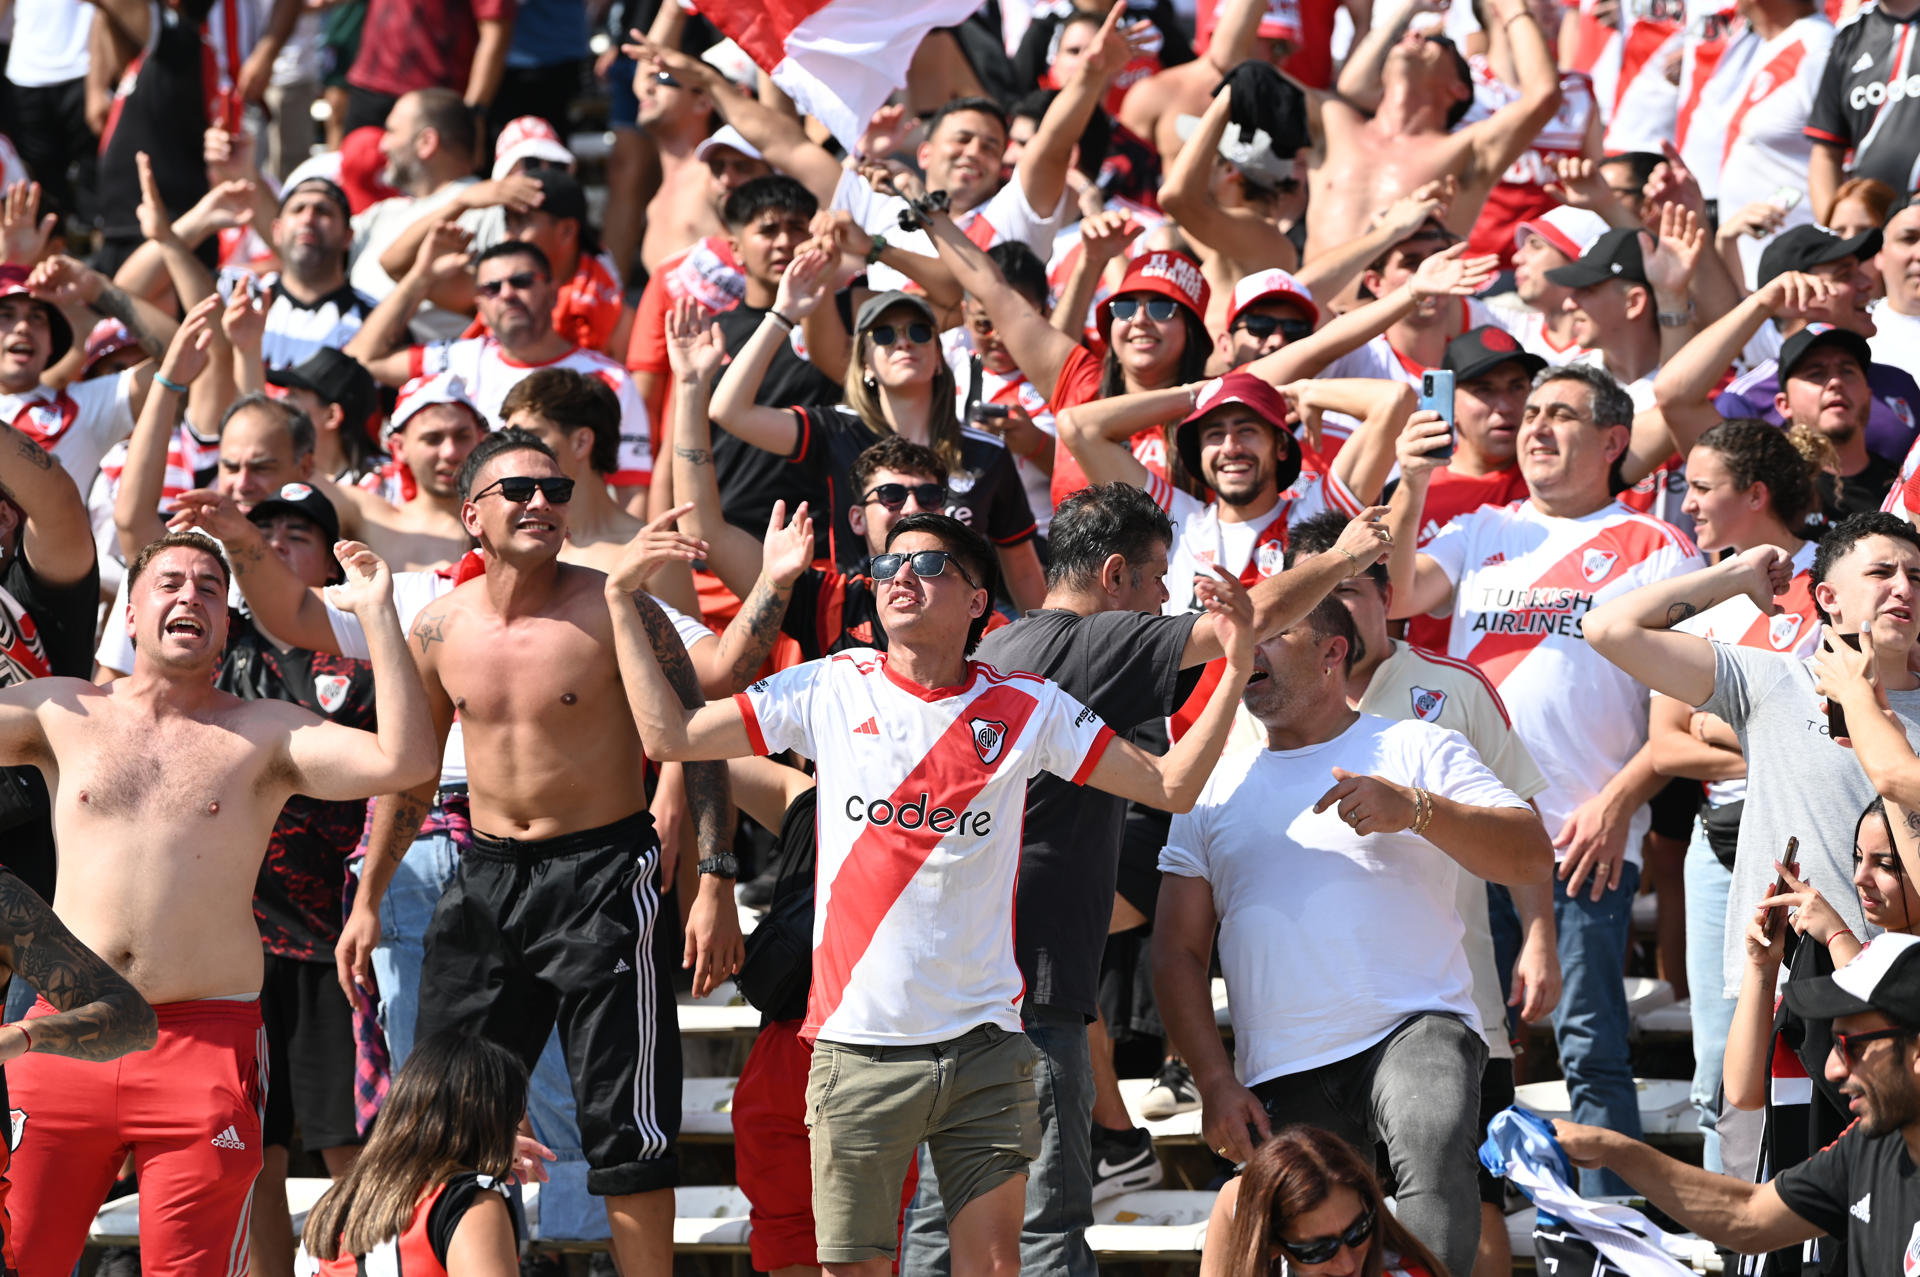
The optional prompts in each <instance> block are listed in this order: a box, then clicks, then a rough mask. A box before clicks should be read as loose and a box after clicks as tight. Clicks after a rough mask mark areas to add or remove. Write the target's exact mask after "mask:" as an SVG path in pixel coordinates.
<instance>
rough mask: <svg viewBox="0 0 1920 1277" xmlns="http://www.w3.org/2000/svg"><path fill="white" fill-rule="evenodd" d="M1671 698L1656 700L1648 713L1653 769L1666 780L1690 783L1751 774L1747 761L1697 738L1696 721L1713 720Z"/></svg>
mask: <svg viewBox="0 0 1920 1277" xmlns="http://www.w3.org/2000/svg"><path fill="white" fill-rule="evenodd" d="M1712 717H1713V716H1712V715H1711V714H1702V713H1701V712H1700V711H1699V710H1697V709H1694V708H1693V707H1692V706H1689V705H1685V704H1683V703H1681V702H1680V701H1677V700H1675V699H1673V697H1671V696H1656V697H1654V698H1653V704H1652V706H1651V707H1650V708H1649V709H1648V711H1647V751H1648V757H1649V759H1650V760H1651V761H1652V763H1653V769H1654V770H1655V771H1656V772H1658V773H1659V774H1660V775H1662V776H1668V777H1672V776H1684V777H1686V778H1687V779H1688V780H1738V779H1739V778H1740V777H1742V776H1745V775H1746V774H1747V760H1746V758H1745V757H1743V756H1742V755H1741V753H1740V750H1739V749H1738V748H1737V747H1736V748H1732V749H1729V748H1727V747H1726V746H1724V745H1719V744H1716V743H1714V742H1713V741H1711V740H1708V739H1704V738H1703V737H1701V736H1697V735H1695V734H1694V733H1695V728H1694V720H1695V719H1696V718H1699V719H1711V718H1712Z"/></svg>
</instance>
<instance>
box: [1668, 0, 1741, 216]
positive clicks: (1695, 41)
mask: <svg viewBox="0 0 1920 1277" xmlns="http://www.w3.org/2000/svg"><path fill="white" fill-rule="evenodd" d="M1761 43H1762V42H1761V39H1760V37H1759V36H1757V35H1755V34H1754V32H1753V28H1751V27H1749V26H1748V25H1747V24H1746V23H1745V22H1743V21H1741V20H1740V19H1739V18H1737V17H1732V16H1729V15H1723V14H1705V13H1696V14H1694V15H1693V16H1692V17H1691V18H1689V19H1688V24H1687V32H1686V35H1685V37H1684V41H1683V50H1684V51H1683V54H1682V57H1681V61H1680V87H1679V94H1678V96H1679V100H1680V105H1679V111H1678V113H1677V115H1676V117H1675V119H1674V142H1673V144H1674V145H1675V146H1676V147H1678V148H1679V150H1680V158H1681V159H1682V160H1685V161H1686V165H1687V167H1688V168H1689V169H1691V170H1692V171H1693V175H1694V177H1695V178H1696V179H1698V181H1699V183H1700V191H1701V194H1703V195H1705V196H1706V198H1708V199H1717V198H1719V194H1720V161H1721V159H1722V158H1724V156H1725V153H1726V136H1727V121H1728V120H1729V119H1731V118H1732V117H1733V110H1734V106H1735V105H1736V95H1737V94H1738V93H1739V91H1740V86H1741V85H1742V84H1743V83H1745V81H1746V78H1747V73H1748V72H1749V71H1750V70H1751V69H1752V66H1753V55H1754V54H1755V53H1757V52H1759V50H1760V45H1761ZM1737 211H1738V210H1737V209H1732V208H1729V209H1728V212H1729V214H1731V213H1733V212H1737Z"/></svg>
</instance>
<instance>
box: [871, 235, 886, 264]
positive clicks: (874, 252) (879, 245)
mask: <svg viewBox="0 0 1920 1277" xmlns="http://www.w3.org/2000/svg"><path fill="white" fill-rule="evenodd" d="M886 251H887V237H886V236H885V235H875V236H874V237H873V244H872V246H871V247H870V248H868V249H867V265H869V266H872V265H873V264H874V263H876V262H878V261H879V260H880V254H882V253H884V252H886Z"/></svg>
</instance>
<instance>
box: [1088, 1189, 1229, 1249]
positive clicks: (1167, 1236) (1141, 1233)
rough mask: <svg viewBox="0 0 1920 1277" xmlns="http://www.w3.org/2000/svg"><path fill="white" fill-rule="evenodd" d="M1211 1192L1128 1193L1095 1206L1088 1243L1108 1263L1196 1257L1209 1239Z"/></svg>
mask: <svg viewBox="0 0 1920 1277" xmlns="http://www.w3.org/2000/svg"><path fill="white" fill-rule="evenodd" d="M1213 1198H1214V1195H1213V1194H1212V1193H1205V1192H1200V1193H1190V1192H1172V1191H1152V1192H1145V1193H1124V1194H1122V1195H1121V1196H1119V1197H1115V1198H1111V1199H1109V1200H1108V1201H1104V1202H1101V1203H1099V1204H1098V1205H1096V1206H1095V1207H1094V1208H1093V1227H1091V1228H1089V1229H1088V1230H1087V1245H1088V1246H1090V1247H1092V1248H1093V1252H1094V1254H1096V1255H1099V1256H1100V1257H1101V1258H1103V1259H1110V1260H1115V1261H1120V1260H1144V1259H1149V1258H1152V1257H1155V1256H1180V1255H1185V1256H1192V1255H1197V1254H1199V1253H1200V1248H1201V1246H1203V1245H1204V1244H1205V1243H1206V1240H1207V1214H1208V1212H1209V1211H1211V1210H1212V1209H1213Z"/></svg>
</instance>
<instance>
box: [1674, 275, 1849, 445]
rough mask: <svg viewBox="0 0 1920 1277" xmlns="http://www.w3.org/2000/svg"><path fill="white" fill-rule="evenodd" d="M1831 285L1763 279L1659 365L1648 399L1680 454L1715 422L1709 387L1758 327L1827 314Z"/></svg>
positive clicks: (1800, 278)
mask: <svg viewBox="0 0 1920 1277" xmlns="http://www.w3.org/2000/svg"><path fill="white" fill-rule="evenodd" d="M1832 295H1833V285H1832V284H1830V283H1828V282H1827V281H1826V280H1824V279H1821V278H1820V277H1819V276H1818V275H1803V274H1801V273H1799V272H1798V271H1788V272H1786V273H1785V274H1782V275H1777V276H1775V277H1774V278H1773V279H1770V280H1768V281H1767V282H1766V283H1765V284H1763V285H1761V286H1760V288H1758V289H1756V290H1755V291H1754V292H1753V293H1751V294H1749V295H1748V297H1747V298H1746V300H1745V301H1742V302H1741V303H1740V304H1739V305H1738V306H1735V307H1734V308H1733V309H1732V310H1730V311H1728V312H1727V313H1726V314H1725V315H1722V316H1721V317H1720V318H1719V319H1717V320H1715V321H1714V322H1713V323H1712V324H1710V325H1708V326H1707V330H1706V331H1705V332H1703V333H1701V334H1700V335H1699V336H1698V337H1695V338H1694V339H1693V340H1692V341H1690V342H1688V343H1687V344H1686V345H1685V346H1684V347H1682V348H1681V349H1680V350H1679V351H1678V352H1676V353H1675V354H1674V355H1672V356H1671V357H1670V358H1668V359H1667V361H1666V362H1665V363H1664V364H1662V365H1661V368H1660V373H1659V375H1658V376H1656V377H1655V378H1654V379H1653V401H1654V403H1655V404H1657V405H1659V408H1660V412H1661V414H1662V415H1663V416H1665V417H1666V419H1667V429H1668V430H1669V431H1670V432H1671V433H1672V435H1673V442H1674V445H1675V446H1676V447H1677V448H1678V449H1679V450H1680V453H1681V455H1682V456H1684V455H1686V454H1687V453H1688V452H1690V451H1692V449H1693V445H1694V444H1696V443H1698V442H1699V441H1700V436H1701V435H1703V434H1705V433H1706V432H1707V431H1708V430H1710V429H1712V428H1713V427H1714V426H1717V425H1719V424H1720V413H1719V411H1718V410H1717V409H1715V408H1714V406H1713V392H1714V387H1716V386H1718V385H1719V384H1720V378H1721V377H1722V376H1723V375H1724V374H1725V373H1726V371H1727V369H1728V368H1729V367H1731V366H1732V365H1733V361H1734V360H1736V359H1738V358H1739V357H1740V352H1741V351H1742V350H1744V349H1745V348H1746V345H1747V343H1748V342H1750V341H1752V340H1753V337H1754V334H1755V333H1758V332H1759V331H1760V327H1761V325H1762V324H1764V323H1766V322H1767V320H1769V319H1775V318H1816V317H1824V316H1825V315H1826V313H1827V309H1826V307H1827V300H1828V298H1830V297H1831V296H1832Z"/></svg>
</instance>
